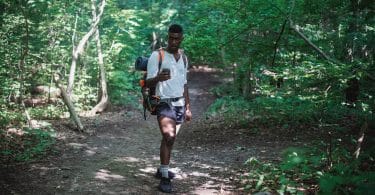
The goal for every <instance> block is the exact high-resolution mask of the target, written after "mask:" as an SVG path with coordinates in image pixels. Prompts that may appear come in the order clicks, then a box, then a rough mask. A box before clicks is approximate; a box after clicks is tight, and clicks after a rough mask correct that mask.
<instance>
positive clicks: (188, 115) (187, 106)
mask: <svg viewBox="0 0 375 195" xmlns="http://www.w3.org/2000/svg"><path fill="white" fill-rule="evenodd" d="M184 98H185V120H186V121H191V118H192V114H191V110H190V98H189V89H188V85H187V84H185V85H184Z"/></svg>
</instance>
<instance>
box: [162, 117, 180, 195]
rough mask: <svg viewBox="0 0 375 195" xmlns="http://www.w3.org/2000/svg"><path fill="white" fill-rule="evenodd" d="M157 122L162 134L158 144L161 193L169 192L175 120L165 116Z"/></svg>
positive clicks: (170, 188) (170, 189) (170, 187)
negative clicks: (169, 170) (169, 171)
mask: <svg viewBox="0 0 375 195" xmlns="http://www.w3.org/2000/svg"><path fill="white" fill-rule="evenodd" d="M158 122H159V128H160V132H161V134H162V141H161V144H160V172H161V176H162V178H161V181H160V185H159V188H160V189H161V190H162V191H163V192H171V191H172V186H171V182H170V179H171V178H169V175H168V169H169V162H170V159H171V152H172V148H173V144H174V141H175V139H176V122H175V120H173V119H171V118H169V117H165V116H161V117H159V118H158Z"/></svg>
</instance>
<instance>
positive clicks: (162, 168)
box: [160, 164, 169, 178]
mask: <svg viewBox="0 0 375 195" xmlns="http://www.w3.org/2000/svg"><path fill="white" fill-rule="evenodd" d="M168 169H169V165H162V164H161V165H160V172H161V176H162V177H165V178H168Z"/></svg>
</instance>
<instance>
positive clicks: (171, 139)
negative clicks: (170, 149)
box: [163, 132, 176, 146]
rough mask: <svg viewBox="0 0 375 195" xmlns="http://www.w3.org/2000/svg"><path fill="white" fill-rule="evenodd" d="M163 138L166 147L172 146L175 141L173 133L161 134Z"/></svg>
mask: <svg viewBox="0 0 375 195" xmlns="http://www.w3.org/2000/svg"><path fill="white" fill-rule="evenodd" d="M163 138H164V140H165V143H166V144H167V146H173V144H174V140H175V139H176V134H175V133H172V132H170V133H164V134H163Z"/></svg>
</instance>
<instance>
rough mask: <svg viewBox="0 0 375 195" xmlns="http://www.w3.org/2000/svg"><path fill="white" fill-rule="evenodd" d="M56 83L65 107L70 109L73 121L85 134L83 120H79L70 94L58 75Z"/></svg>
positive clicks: (55, 78) (55, 79)
mask: <svg viewBox="0 0 375 195" xmlns="http://www.w3.org/2000/svg"><path fill="white" fill-rule="evenodd" d="M54 81H55V83H56V86H57V87H58V88H59V89H60V90H61V97H62V99H63V101H64V103H65V105H66V106H67V107H68V110H69V113H70V116H71V117H72V118H73V120H74V122H75V123H76V125H77V127H78V129H79V130H80V131H82V132H83V131H84V128H83V125H82V123H81V120H80V119H79V117H78V115H77V113H76V111H75V110H74V106H73V103H72V101H71V100H70V98H69V96H68V94H67V93H66V92H65V89H64V87H63V86H62V85H61V84H60V77H59V76H58V75H55V77H54Z"/></svg>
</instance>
